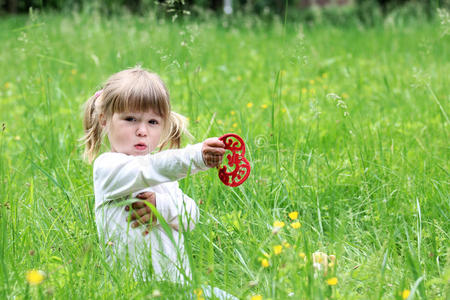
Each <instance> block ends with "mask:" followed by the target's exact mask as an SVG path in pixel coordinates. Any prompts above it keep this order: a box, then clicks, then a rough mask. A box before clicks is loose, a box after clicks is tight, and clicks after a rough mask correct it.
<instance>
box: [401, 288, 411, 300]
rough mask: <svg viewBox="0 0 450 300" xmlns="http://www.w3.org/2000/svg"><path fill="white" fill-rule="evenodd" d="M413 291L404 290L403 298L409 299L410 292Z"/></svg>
mask: <svg viewBox="0 0 450 300" xmlns="http://www.w3.org/2000/svg"><path fill="white" fill-rule="evenodd" d="M410 293H411V292H410V291H409V290H403V292H402V298H403V299H407V298H408V297H409V294H410Z"/></svg>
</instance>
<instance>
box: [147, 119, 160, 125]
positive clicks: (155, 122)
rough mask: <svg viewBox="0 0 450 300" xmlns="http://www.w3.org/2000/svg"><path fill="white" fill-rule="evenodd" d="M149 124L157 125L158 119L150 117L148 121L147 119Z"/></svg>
mask: <svg viewBox="0 0 450 300" xmlns="http://www.w3.org/2000/svg"><path fill="white" fill-rule="evenodd" d="M148 122H149V123H150V124H152V125H157V124H158V120H155V119H152V120H150V121H148Z"/></svg>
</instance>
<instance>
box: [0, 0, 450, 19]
mask: <svg viewBox="0 0 450 300" xmlns="http://www.w3.org/2000/svg"><path fill="white" fill-rule="evenodd" d="M224 2H225V1H223V0H105V1H100V0H93V1H92V0H71V1H65V0H0V15H3V16H4V15H6V14H23V13H28V12H29V10H30V8H32V9H40V10H45V11H58V12H66V13H69V12H73V11H98V12H99V13H102V14H106V15H112V14H123V13H131V14H138V15H145V14H148V13H153V14H155V15H157V16H158V17H169V18H172V19H182V18H183V16H186V15H193V16H196V17H198V18H204V17H209V16H218V15H219V16H220V15H223V14H224V9H223V7H224ZM230 2H231V4H232V7H233V13H232V15H246V14H253V15H258V16H261V17H263V18H265V19H268V20H270V19H273V18H283V19H289V20H297V21H302V20H303V21H307V22H309V21H311V22H314V21H321V20H323V19H326V20H327V21H328V22H329V23H333V24H339V23H345V21H346V20H348V18H349V17H352V18H353V19H354V18H357V19H358V20H359V21H361V22H362V23H364V24H368V25H371V24H374V23H377V22H378V21H380V20H383V19H384V18H385V17H387V16H389V15H392V14H395V15H398V14H404V15H408V16H412V17H414V18H417V17H423V18H428V19H429V18H432V17H433V16H434V15H435V14H436V12H437V8H448V7H449V6H450V1H448V0H290V1H289V0H258V1H256V0H230Z"/></svg>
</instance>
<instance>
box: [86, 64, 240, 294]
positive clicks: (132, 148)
mask: <svg viewBox="0 0 450 300" xmlns="http://www.w3.org/2000/svg"><path fill="white" fill-rule="evenodd" d="M185 124H186V121H185V118H184V117H182V116H181V115H179V114H177V113H175V112H173V111H171V108H170V101H169V93H168V91H167V89H166V87H165V85H164V83H163V82H162V80H161V79H160V78H159V77H158V75H156V74H153V73H150V72H148V71H146V70H144V69H141V68H139V67H136V68H132V69H128V70H124V71H121V72H118V73H116V74H114V75H112V76H111V77H110V78H109V79H108V80H107V82H106V84H105V85H104V87H103V89H102V90H101V91H98V92H97V93H95V95H93V96H92V97H91V98H90V99H89V100H88V101H87V102H86V104H85V116H84V129H85V136H84V141H85V146H86V147H85V155H86V157H87V158H88V160H89V162H92V161H93V160H94V159H95V157H96V155H97V153H98V152H99V150H100V147H101V145H102V139H103V136H104V135H107V137H108V140H109V144H110V151H109V152H106V153H103V154H101V155H100V156H99V157H97V158H96V159H95V161H94V170H93V171H94V193H95V218H96V224H97V230H98V234H99V237H100V241H101V242H103V243H104V245H108V246H107V247H108V248H110V249H111V250H112V251H111V254H112V255H111V256H110V257H109V260H110V261H114V262H120V263H123V264H126V263H128V264H129V265H130V266H131V267H132V268H133V274H134V276H135V277H141V276H142V279H144V280H146V279H149V275H150V274H151V273H153V275H154V277H153V278H155V279H158V280H170V281H173V282H178V283H183V282H185V281H188V280H189V279H190V278H191V272H190V267H189V261H188V257H187V255H186V253H185V251H184V243H185V241H184V239H183V232H186V231H189V230H192V229H193V228H194V225H195V223H196V222H197V220H198V208H197V205H196V203H195V202H194V201H193V200H192V199H191V198H190V197H189V196H187V195H185V194H184V193H183V192H182V191H181V190H180V188H179V186H178V182H177V180H178V179H181V178H183V177H186V176H187V175H188V174H195V173H197V172H199V171H204V170H207V169H209V168H211V167H216V166H218V165H220V163H221V161H222V158H223V155H224V153H225V149H224V147H225V145H224V144H223V142H221V141H220V140H219V139H218V138H209V139H206V140H205V141H204V142H203V143H199V144H196V145H190V146H187V147H186V148H183V149H170V150H166V151H160V152H156V153H154V154H153V153H152V152H153V151H154V150H156V149H159V150H161V149H163V148H164V147H166V146H168V147H169V148H179V146H180V139H181V136H182V135H183V133H185V132H186V126H185ZM144 192H152V193H153V195H154V196H155V198H154V201H153V202H152V203H153V204H154V206H155V208H156V211H157V214H159V215H160V217H159V218H158V219H155V220H154V222H153V224H152V226H150V227H149V229H148V231H147V228H144V227H145V226H141V227H138V228H131V226H129V224H130V223H129V221H128V217H129V215H128V212H126V211H125V209H124V203H125V204H126V203H127V201H125V200H126V199H130V198H134V197H136V196H137V195H140V194H141V193H144ZM161 218H162V219H164V220H161ZM164 223H166V224H167V225H169V226H168V227H167V226H164ZM168 228H169V229H168ZM147 233H148V234H147ZM146 258H148V261H146ZM217 290H218V289H217ZM215 291H216V289H214V291H213V292H212V293H214V292H215ZM220 292H223V291H220V290H219V293H220ZM207 293H208V292H206V291H205V294H207ZM223 295H226V296H225V298H226V297H228V296H229V295H228V296H227V294H226V293H225V292H223V294H222V295H217V294H216V295H215V296H216V297H219V298H223ZM230 298H233V297H232V296H230Z"/></svg>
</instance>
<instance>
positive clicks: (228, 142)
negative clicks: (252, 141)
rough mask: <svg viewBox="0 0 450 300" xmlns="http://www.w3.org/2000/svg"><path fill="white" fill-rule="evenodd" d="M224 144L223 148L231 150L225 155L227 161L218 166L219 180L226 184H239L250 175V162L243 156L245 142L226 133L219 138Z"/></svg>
mask: <svg viewBox="0 0 450 300" xmlns="http://www.w3.org/2000/svg"><path fill="white" fill-rule="evenodd" d="M219 140H221V141H222V142H224V144H225V149H227V150H229V151H231V154H228V155H227V156H226V158H227V160H228V163H226V164H224V165H223V166H222V167H220V168H219V178H220V180H221V181H222V182H223V183H224V184H225V185H228V186H231V187H236V186H239V185H241V184H242V183H243V182H244V181H245V180H246V179H247V178H248V176H249V175H250V169H251V167H250V163H249V162H248V160H247V159H246V158H245V157H244V155H245V143H244V141H243V140H242V138H241V137H240V136H238V135H237V134H234V133H227V134H225V135H223V136H221V137H220V138H219Z"/></svg>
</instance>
